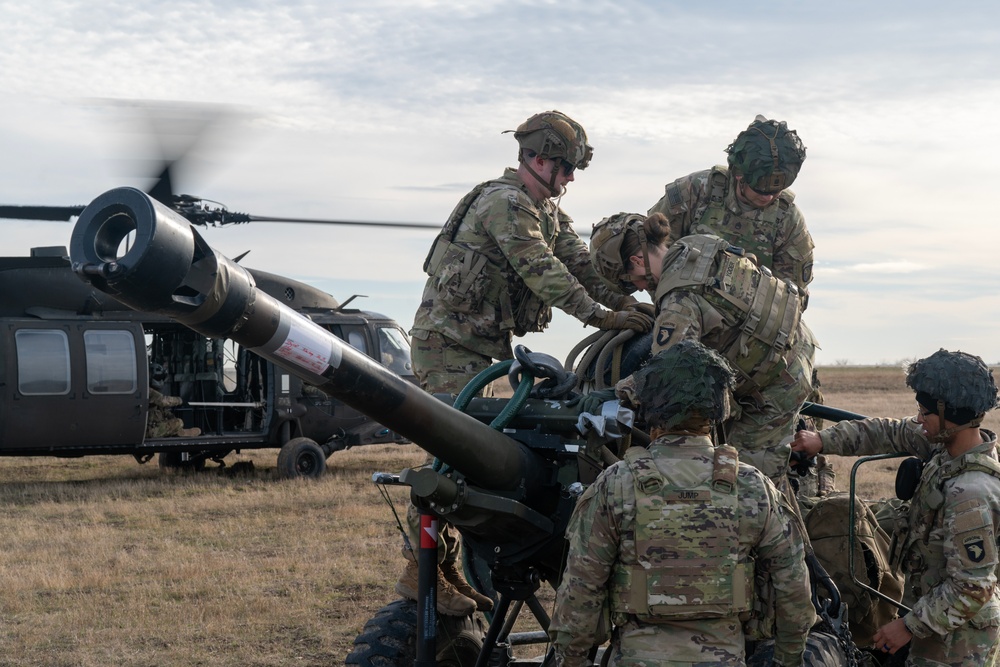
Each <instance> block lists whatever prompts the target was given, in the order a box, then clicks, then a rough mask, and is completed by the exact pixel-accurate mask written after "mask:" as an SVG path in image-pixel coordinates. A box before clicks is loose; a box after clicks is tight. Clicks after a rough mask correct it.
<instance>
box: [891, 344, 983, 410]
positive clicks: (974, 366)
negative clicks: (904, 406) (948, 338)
mask: <svg viewBox="0 0 1000 667" xmlns="http://www.w3.org/2000/svg"><path fill="white" fill-rule="evenodd" d="M906 386H908V387H910V388H911V389H913V391H915V392H916V393H917V402H918V403H920V405H922V406H924V408H926V409H927V410H929V411H931V412H932V413H934V414H938V413H940V411H941V410H940V408H941V406H942V405H943V407H944V418H945V419H947V420H948V421H950V422H952V423H953V424H967V423H969V422H971V421H972V420H974V419H975V418H976V417H980V416H982V415H984V414H986V413H987V412H989V411H990V410H992V409H993V408H995V407H997V405H998V404H1000V403H998V399H997V385H996V382H995V381H994V379H993V373H992V372H990V369H989V366H987V365H986V364H985V363H984V362H983V360H982V359H980V358H979V357H977V356H975V355H973V354H967V353H965V352H949V351H948V350H945V349H940V350H938V351H937V352H935V353H934V354H932V355H931V356H929V357H927V358H926V359H920V360H919V361H915V362H913V363H912V364H910V366H909V368H907V370H906Z"/></svg>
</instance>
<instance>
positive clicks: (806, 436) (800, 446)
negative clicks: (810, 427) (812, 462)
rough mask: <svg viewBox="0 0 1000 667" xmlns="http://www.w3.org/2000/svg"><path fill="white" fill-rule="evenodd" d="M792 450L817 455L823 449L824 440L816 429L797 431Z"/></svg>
mask: <svg viewBox="0 0 1000 667" xmlns="http://www.w3.org/2000/svg"><path fill="white" fill-rule="evenodd" d="M792 451H793V452H805V453H806V454H808V455H809V456H816V455H817V454H819V453H820V452H822V451H823V441H822V440H821V439H820V437H819V433H816V432H815V431H804V430H803V431H797V432H796V433H795V439H794V440H792Z"/></svg>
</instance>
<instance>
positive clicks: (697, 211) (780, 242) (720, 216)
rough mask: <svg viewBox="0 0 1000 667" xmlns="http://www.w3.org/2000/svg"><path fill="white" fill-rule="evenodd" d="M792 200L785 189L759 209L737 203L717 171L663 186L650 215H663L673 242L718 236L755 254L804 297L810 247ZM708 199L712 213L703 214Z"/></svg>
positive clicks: (720, 169)
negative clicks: (714, 211)
mask: <svg viewBox="0 0 1000 667" xmlns="http://www.w3.org/2000/svg"><path fill="white" fill-rule="evenodd" d="M723 180H724V185H723ZM713 181H714V183H713ZM794 199H795V195H794V194H793V193H792V192H791V191H789V190H785V191H783V192H782V193H781V194H780V195H779V196H778V197H776V198H775V200H774V201H773V202H772V203H771V205H770V206H768V207H766V208H763V209H755V208H753V207H750V206H746V205H744V204H741V203H740V202H739V200H738V199H737V198H736V188H735V179H733V178H730V177H729V175H728V173H727V169H726V167H723V166H716V167H715V168H713V169H706V170H705V171H698V172H695V173H693V174H691V175H689V176H684V177H682V178H678V179H677V180H676V181H674V182H673V183H671V184H669V185H667V186H666V194H664V195H663V197H662V198H661V199H660V201H658V202H656V204H654V205H653V207H652V208H650V209H649V212H650V213H656V212H660V213H662V214H663V215H665V216H667V220H669V221H670V238H671V239H672V240H677V239H679V238H681V237H684V236H688V235H690V234H715V235H716V236H720V237H722V238H724V239H726V240H727V241H729V242H730V243H731V244H733V245H735V246H739V247H741V248H743V249H744V250H746V251H747V252H750V253H753V254H754V255H756V257H757V261H758V263H759V264H760V266H766V267H767V268H769V269H771V271H772V272H773V273H774V275H775V276H777V277H778V278H782V279H785V280H789V281H791V282H793V283H795V285H797V286H798V287H799V289H800V291H801V292H802V293H803V294H806V293H807V290H806V287H807V286H808V285H809V283H810V282H812V278H813V276H812V269H813V248H814V247H815V246H814V244H813V240H812V236H810V235H809V230H808V229H806V222H805V218H804V217H803V216H802V212H801V211H800V210H799V207H798V206H796V205H795V203H794ZM713 200H716V201H715V206H714V208H715V209H716V210H717V212H716V213H715V214H713V215H706V213H707V212H709V208H710V207H712V204H713Z"/></svg>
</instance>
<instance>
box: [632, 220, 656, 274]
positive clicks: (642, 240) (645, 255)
mask: <svg viewBox="0 0 1000 667" xmlns="http://www.w3.org/2000/svg"><path fill="white" fill-rule="evenodd" d="M636 231H637V232H638V233H639V245H640V247H642V263H643V265H644V266H645V267H646V284H647V285H649V286H650V287H651V286H652V285H653V270H652V269H651V268H650V266H649V265H650V261H649V241H648V240H647V239H646V230H645V229H643V227H642V225H640V226H639V229H637V230H636Z"/></svg>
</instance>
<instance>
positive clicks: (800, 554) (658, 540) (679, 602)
mask: <svg viewBox="0 0 1000 667" xmlns="http://www.w3.org/2000/svg"><path fill="white" fill-rule="evenodd" d="M634 377H635V390H636V394H635V396H636V401H637V402H638V405H637V406H635V407H636V411H637V415H636V416H637V418H638V419H640V420H642V421H644V422H645V423H646V424H647V425H648V427H649V429H650V437H651V438H652V439H653V442H652V443H651V444H650V445H649V449H648V450H646V449H643V448H640V447H632V448H630V449H629V450H628V451H627V452H626V454H625V459H624V461H620V462H618V463H616V464H614V465H613V466H611V467H610V468H607V469H606V470H605V471H604V472H602V473H601V475H600V476H599V477H598V479H597V481H595V482H594V484H592V485H591V486H590V487H589V488H588V489H587V490H586V492H584V494H583V496H582V497H581V498H580V500H579V502H578V503H577V505H576V509H575V511H574V513H573V517H572V519H571V520H570V524H569V528H568V529H567V538H568V540H569V552H568V559H567V563H566V570H565V572H564V574H563V580H562V583H561V585H560V586H559V590H558V593H557V596H556V605H555V611H554V613H553V617H552V623H551V625H550V630H549V633H550V635H551V637H552V641H553V644H554V647H555V656H556V664H557V665H562V666H565V667H584V666H585V665H590V664H591V657H590V656H591V650H592V647H594V646H596V645H598V644H600V643H602V642H603V641H604V637H602V636H600V630H599V629H600V628H602V627H607V625H606V624H605V623H602V619H603V618H604V613H605V609H606V608H607V609H610V614H611V616H610V623H611V626H612V632H611V646H610V648H609V649H608V650H609V651H610V652H611V657H610V663H609V664H610V665H612V666H623V665H628V666H632V665H635V666H639V665H642V666H643V667H651V666H656V665H664V666H666V665H670V666H681V665H710V664H734V665H735V664H745V662H744V661H745V655H744V640H745V637H746V635H745V632H744V627H743V622H744V621H747V619H748V618H749V619H750V620H751V622H752V621H754V620H756V621H760V619H759V617H757V616H756V614H755V611H756V612H758V613H759V609H758V608H757V607H756V606H755V604H754V603H755V596H754V590H753V586H752V583H753V582H754V581H755V579H756V580H758V581H760V580H768V579H769V580H770V582H771V585H772V586H773V589H774V597H775V601H776V605H775V608H774V614H775V615H774V622H775V623H774V627H775V630H774V632H775V634H774V637H775V664H777V665H801V664H802V655H803V651H804V650H805V645H806V634H807V632H808V630H809V628H810V627H811V626H812V625H813V623H814V621H815V619H816V616H815V613H814V611H813V607H812V603H811V602H810V592H809V576H808V573H807V570H806V564H805V561H804V545H803V541H802V537H801V535H800V533H799V532H798V529H797V524H796V523H795V522H794V521H793V520H792V518H791V509H790V508H789V506H788V505H787V503H786V501H785V500H784V498H783V496H782V495H781V493H780V492H779V491H778V490H777V489H776V488H775V487H774V485H773V484H771V482H770V481H769V480H768V479H767V478H766V477H765V476H764V475H762V474H761V473H760V472H759V471H758V470H756V469H755V468H753V467H751V466H748V465H745V464H743V463H741V462H739V455H738V454H737V452H736V450H735V449H733V448H732V447H729V446H719V447H717V446H715V445H714V444H713V442H712V440H711V438H710V435H709V434H710V433H711V432H712V429H713V426H715V425H717V424H719V423H721V422H722V421H723V420H724V419H725V417H726V415H727V412H728V407H729V392H730V390H731V389H732V388H733V387H734V386H735V381H734V376H733V372H732V370H731V369H730V368H729V365H728V364H727V362H726V361H725V360H724V359H723V358H722V357H721V356H719V355H718V354H717V353H716V352H714V351H712V350H709V349H708V348H706V347H704V346H703V345H702V344H701V343H698V342H695V341H684V342H681V343H679V344H677V345H674V346H671V347H670V348H668V349H666V350H664V351H661V352H659V353H657V354H656V355H655V356H654V357H653V358H652V360H651V361H650V362H649V363H648V364H647V365H646V366H644V367H643V368H642V369H641V370H639V371H638V372H637V373H636V374H635V376H634Z"/></svg>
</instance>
